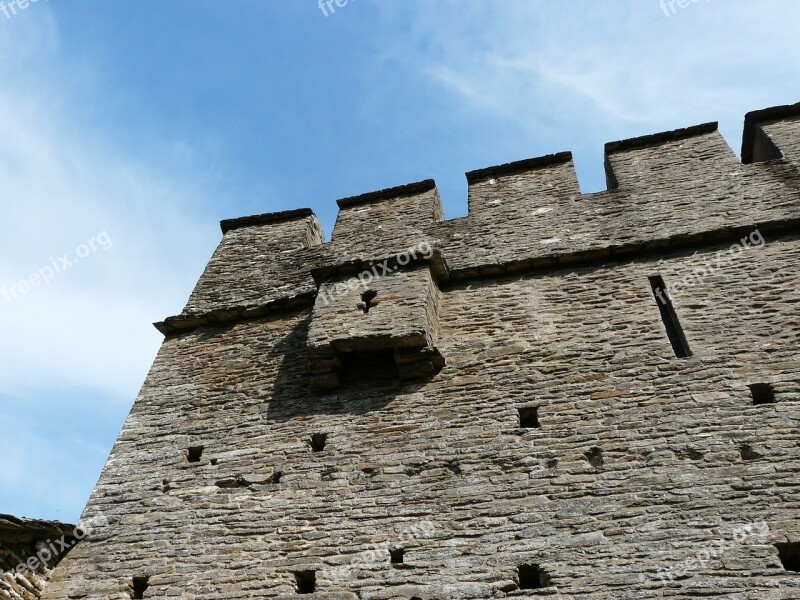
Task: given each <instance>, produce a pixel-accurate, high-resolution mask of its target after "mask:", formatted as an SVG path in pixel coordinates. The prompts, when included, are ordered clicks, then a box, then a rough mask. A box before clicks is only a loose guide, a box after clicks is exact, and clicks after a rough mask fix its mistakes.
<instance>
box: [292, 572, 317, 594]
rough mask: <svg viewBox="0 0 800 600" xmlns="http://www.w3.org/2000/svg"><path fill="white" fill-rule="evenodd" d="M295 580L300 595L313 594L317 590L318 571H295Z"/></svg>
mask: <svg viewBox="0 0 800 600" xmlns="http://www.w3.org/2000/svg"><path fill="white" fill-rule="evenodd" d="M294 580H295V583H296V584H297V593H298V594H313V593H314V591H315V590H316V588H317V572H316V571H310V570H308V571H295V573H294Z"/></svg>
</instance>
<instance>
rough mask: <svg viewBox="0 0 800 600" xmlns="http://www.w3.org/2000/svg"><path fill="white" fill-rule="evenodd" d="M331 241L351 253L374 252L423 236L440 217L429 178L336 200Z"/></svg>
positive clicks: (439, 206)
mask: <svg viewBox="0 0 800 600" xmlns="http://www.w3.org/2000/svg"><path fill="white" fill-rule="evenodd" d="M337 204H338V205H339V215H338V216H337V218H336V225H335V226H334V228H333V236H332V239H333V243H334V244H335V245H336V246H337V247H340V248H343V249H344V248H347V249H349V251H350V252H352V253H358V252H362V253H364V252H367V253H369V252H378V253H380V252H381V251H383V249H385V248H386V247H387V246H391V245H393V244H394V243H397V242H402V243H407V241H408V240H410V239H419V238H422V237H424V235H425V234H424V232H425V231H426V230H428V229H429V228H430V226H431V225H433V224H434V223H437V222H439V221H441V220H442V218H443V216H442V202H441V200H440V199H439V192H438V191H437V190H436V184H435V183H434V181H433V180H432V179H428V180H426V181H420V182H418V183H411V184H408V185H403V186H400V187H395V188H390V189H386V190H381V191H379V192H372V193H369V194H364V195H361V196H354V197H352V198H343V199H341V200H338V201H337Z"/></svg>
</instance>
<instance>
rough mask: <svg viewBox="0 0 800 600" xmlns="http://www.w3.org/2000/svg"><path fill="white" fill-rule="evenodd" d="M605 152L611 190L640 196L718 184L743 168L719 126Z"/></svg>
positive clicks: (653, 137) (621, 143)
mask: <svg viewBox="0 0 800 600" xmlns="http://www.w3.org/2000/svg"><path fill="white" fill-rule="evenodd" d="M605 150H606V165H605V166H606V182H607V184H608V188H609V189H610V190H616V189H619V190H622V191H631V192H633V193H637V194H657V193H661V192H662V191H663V190H665V189H666V190H672V189H675V187H676V186H678V187H692V186H695V185H697V183H698V180H699V181H704V180H713V181H716V180H718V179H720V178H721V177H722V176H723V175H724V174H725V173H728V172H730V171H731V170H737V167H740V166H741V165H739V161H738V160H737V159H736V155H735V154H734V153H733V150H731V148H730V146H728V144H727V143H726V142H725V140H724V139H723V137H722V136H721V135H720V134H719V131H718V129H717V123H706V124H704V125H697V126H695V127H688V128H686V129H678V130H675V131H668V132H664V133H658V134H654V135H648V136H644V137H639V138H633V139H629V140H623V141H619V142H611V143H608V144H606V149H605Z"/></svg>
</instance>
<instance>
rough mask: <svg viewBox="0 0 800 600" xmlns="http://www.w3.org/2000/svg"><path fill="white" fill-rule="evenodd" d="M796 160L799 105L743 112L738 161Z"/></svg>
mask: <svg viewBox="0 0 800 600" xmlns="http://www.w3.org/2000/svg"><path fill="white" fill-rule="evenodd" d="M780 158H785V159H786V160H788V161H790V162H793V163H795V164H796V163H797V162H798V161H800V103H798V104H791V105H788V106H773V107H772V108H765V109H764V110H756V111H753V112H749V113H747V115H746V116H745V119H744V136H743V137H742V162H743V163H745V164H749V163H757V162H765V161H768V160H777V159H780Z"/></svg>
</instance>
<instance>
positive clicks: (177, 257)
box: [0, 6, 217, 402]
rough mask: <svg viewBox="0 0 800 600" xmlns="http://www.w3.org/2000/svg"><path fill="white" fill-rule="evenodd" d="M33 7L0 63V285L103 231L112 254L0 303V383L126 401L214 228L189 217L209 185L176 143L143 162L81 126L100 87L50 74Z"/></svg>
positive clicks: (49, 48)
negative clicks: (0, 230) (75, 389)
mask: <svg viewBox="0 0 800 600" xmlns="http://www.w3.org/2000/svg"><path fill="white" fill-rule="evenodd" d="M40 8H42V9H45V10H42V11H37V14H36V15H34V14H33V13H31V14H25V15H20V19H17V20H15V21H14V22H13V23H11V24H12V25H13V27H7V28H6V29H4V30H3V36H2V38H0V51H2V52H3V55H4V56H11V57H14V58H15V59H16V60H13V59H12V60H11V61H10V62H11V63H12V64H11V65H8V64H6V66H5V67H0V81H2V85H1V86H0V104H1V105H2V106H4V107H5V108H4V110H3V111H0V139H3V144H1V145H0V181H2V182H3V196H4V200H3V207H2V209H0V211H1V212H2V218H3V222H4V223H5V224H6V227H5V229H4V234H3V236H2V241H1V242H0V244H1V245H2V252H0V285H5V286H9V287H10V286H13V285H16V284H17V283H18V282H20V281H23V280H27V279H28V278H30V276H31V274H34V273H37V272H40V271H41V270H42V268H43V266H46V265H51V264H59V258H60V257H62V256H65V255H68V256H69V257H71V260H74V259H75V258H76V253H77V254H80V249H81V245H82V244H84V243H85V242H86V241H87V240H91V239H96V238H97V236H98V235H99V234H100V235H101V234H102V232H105V234H106V235H107V236H108V238H110V240H113V246H111V247H108V248H107V249H106V250H104V251H103V252H96V253H94V254H93V255H92V256H91V257H86V258H85V260H81V261H79V262H75V263H74V264H73V265H72V266H71V267H70V268H69V270H67V271H64V272H63V273H61V274H60V275H59V277H58V278H54V279H53V280H52V281H51V282H50V284H49V285H39V286H37V287H34V288H31V289H30V290H29V291H28V292H27V293H25V294H24V295H21V296H20V297H19V298H18V299H17V300H16V301H14V302H13V303H4V305H3V310H2V311H0V327H2V330H3V337H4V340H3V341H4V343H3V344H2V346H0V361H2V363H3V365H4V368H3V369H2V371H0V387H1V388H2V389H3V390H4V392H5V393H10V394H15V395H17V396H19V397H24V396H25V394H26V393H27V391H29V390H36V389H39V390H41V389H45V388H46V389H54V390H55V389H59V388H62V387H65V386H87V387H91V388H95V389H99V390H104V391H105V392H106V393H107V394H108V395H109V398H112V399H114V400H117V401H119V400H120V399H122V401H123V402H130V401H131V400H132V398H133V396H134V395H135V393H136V391H137V389H138V387H139V385H140V384H141V382H142V380H143V378H144V375H145V373H146V371H147V367H148V361H149V360H151V359H152V357H153V356H154V353H155V351H156V349H157V347H158V345H159V343H160V339H161V336H160V335H159V334H158V333H157V332H156V331H155V330H153V329H151V328H150V327H148V323H150V322H153V321H155V320H158V319H160V318H162V317H164V316H166V315H168V314H172V313H174V312H176V311H178V310H180V308H181V306H182V303H183V302H184V301H185V299H186V297H187V295H188V292H189V291H190V290H191V286H192V285H193V283H194V280H195V279H196V278H197V276H198V274H199V272H200V270H201V269H202V263H203V261H204V259H205V258H206V257H207V255H208V253H210V252H211V250H212V249H213V245H214V243H215V241H216V239H217V234H216V233H215V232H214V231H213V222H204V223H203V224H202V225H201V224H200V220H199V219H198V218H197V217H196V207H198V206H200V207H202V206H207V205H209V204H210V201H209V195H210V193H211V192H210V188H211V187H212V185H213V182H212V181H210V180H209V179H204V178H203V177H202V176H200V177H198V173H201V172H202V169H201V168H200V166H199V165H194V164H191V161H192V160H193V157H192V148H191V145H190V144H188V143H187V142H185V141H178V142H176V143H175V144H173V146H172V147H166V148H164V147H163V146H158V147H156V148H155V149H154V150H155V154H154V155H152V156H150V157H149V159H147V160H143V158H142V156H141V155H137V154H135V153H134V152H132V151H131V150H130V149H129V148H128V147H127V146H126V145H125V144H123V143H117V142H116V141H115V136H114V130H115V129H114V126H113V125H112V126H109V125H108V124H106V123H92V122H91V118H88V119H87V117H86V114H87V112H88V113H91V111H90V110H89V111H87V110H86V109H87V104H86V103H90V102H91V101H92V98H93V97H101V96H102V92H101V90H99V89H97V88H96V87H95V86H96V84H97V82H96V81H93V79H92V77H91V76H90V75H89V74H88V71H87V70H85V69H83V68H80V67H79V66H78V65H76V73H77V75H75V74H73V76H72V77H66V76H64V75H63V74H62V75H55V76H54V74H53V73H52V67H51V66H50V64H49V63H48V59H51V60H52V61H53V62H59V61H60V60H61V59H60V58H59V51H58V45H59V41H58V36H57V33H56V30H55V28H54V27H53V24H52V20H51V19H50V18H49V13H47V11H46V7H44V6H43V7H40ZM34 16H35V17H36V19H34V18H32V17H34ZM22 17H25V19H23V18H22ZM33 43H35V44H37V45H38V48H39V49H40V51H41V53H42V54H40V55H34V54H33V53H31V52H30V46H31V44H33ZM165 137H166V136H165ZM187 157H188V158H187Z"/></svg>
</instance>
